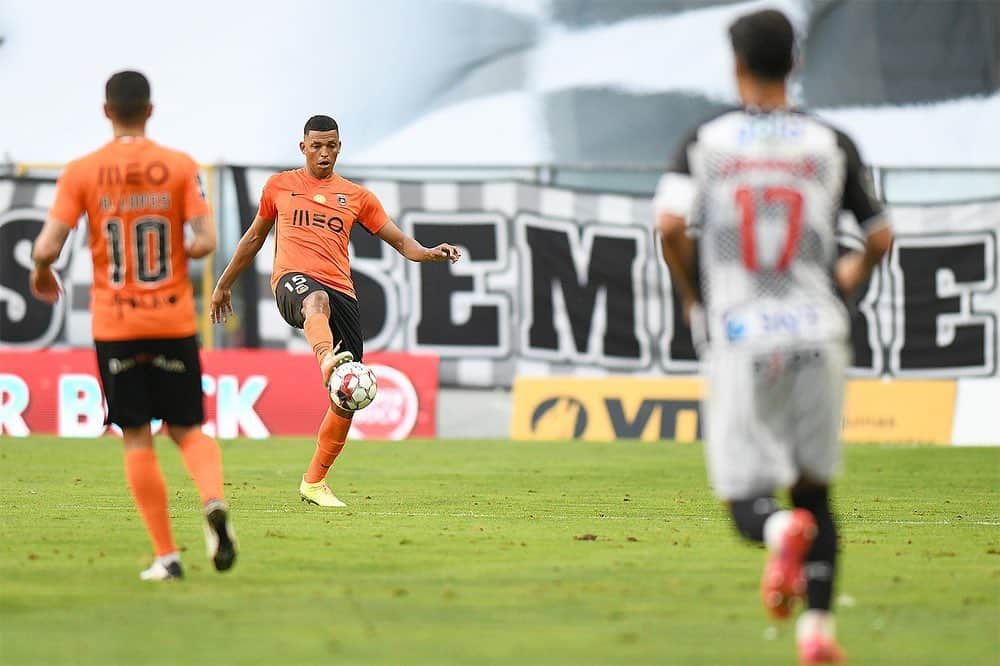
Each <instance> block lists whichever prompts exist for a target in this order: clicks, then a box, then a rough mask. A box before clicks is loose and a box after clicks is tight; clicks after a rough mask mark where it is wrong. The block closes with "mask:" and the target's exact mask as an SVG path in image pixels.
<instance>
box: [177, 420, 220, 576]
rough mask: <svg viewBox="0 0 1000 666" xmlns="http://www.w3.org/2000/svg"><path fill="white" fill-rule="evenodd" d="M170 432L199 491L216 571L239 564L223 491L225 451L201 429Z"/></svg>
mask: <svg viewBox="0 0 1000 666" xmlns="http://www.w3.org/2000/svg"><path fill="white" fill-rule="evenodd" d="M167 433H168V434H169V435H170V438H171V439H172V440H174V443H176V444H177V446H178V448H180V451H181V458H182V459H183V460H184V466H185V467H186V468H187V471H188V474H189V475H190V476H191V479H192V480H193V481H194V484H195V486H196V487H197V488H198V494H199V495H200V496H201V503H202V511H203V512H204V514H205V527H204V531H205V549H206V551H207V552H208V557H209V559H211V560H212V564H213V565H215V569H216V570H217V571H226V570H227V569H230V568H232V566H233V564H234V563H235V561H236V551H237V548H236V534H235V533H234V532H233V527H232V524H231V523H230V521H229V505H228V504H226V501H225V498H224V497H223V492H222V452H221V451H220V450H219V444H218V442H216V441H215V440H214V439H212V438H211V437H209V436H208V435H206V434H204V433H203V432H202V431H201V426H177V425H168V426H167Z"/></svg>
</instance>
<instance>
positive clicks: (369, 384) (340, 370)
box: [330, 361, 378, 412]
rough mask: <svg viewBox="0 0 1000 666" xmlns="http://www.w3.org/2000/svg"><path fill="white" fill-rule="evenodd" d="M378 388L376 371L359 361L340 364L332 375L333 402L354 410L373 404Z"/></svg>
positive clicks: (331, 393) (331, 395) (343, 407)
mask: <svg viewBox="0 0 1000 666" xmlns="http://www.w3.org/2000/svg"><path fill="white" fill-rule="evenodd" d="M377 388H378V387H377V385H376V383H375V373H374V372H372V371H371V370H370V369H369V368H368V366H366V365H365V364H363V363H359V362H358V361H351V362H350V363H342V364H341V365H338V366H337V367H336V368H335V369H334V371H333V375H332V376H331V377H330V399H331V400H333V404H335V405H337V406H338V407H340V408H341V409H347V410H349V411H352V412H354V411H357V410H359V409H364V408H365V407H367V406H368V405H370V404H372V400H374V399H375V391H376V390H377Z"/></svg>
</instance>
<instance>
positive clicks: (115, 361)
mask: <svg viewBox="0 0 1000 666" xmlns="http://www.w3.org/2000/svg"><path fill="white" fill-rule="evenodd" d="M135 366H136V360H135V359H134V358H109V359H108V372H110V373H111V374H112V375H120V374H121V373H123V372H125V371H127V370H131V369H132V368H134V367H135Z"/></svg>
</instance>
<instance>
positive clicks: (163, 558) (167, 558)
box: [156, 550, 181, 566]
mask: <svg viewBox="0 0 1000 666" xmlns="http://www.w3.org/2000/svg"><path fill="white" fill-rule="evenodd" d="M156 561H157V562H159V563H160V564H162V565H163V566H167V565H168V564H170V563H171V562H177V563H178V564H180V561H181V554H180V553H178V552H177V551H176V550H175V551H174V552H172V553H167V554H166V555H160V556H159V557H157V558H156Z"/></svg>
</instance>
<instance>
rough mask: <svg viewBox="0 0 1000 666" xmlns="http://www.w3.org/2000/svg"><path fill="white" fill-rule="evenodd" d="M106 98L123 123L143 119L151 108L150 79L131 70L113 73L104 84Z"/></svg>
mask: <svg viewBox="0 0 1000 666" xmlns="http://www.w3.org/2000/svg"><path fill="white" fill-rule="evenodd" d="M104 100H105V101H106V102H107V103H108V106H109V107H110V108H111V112H112V113H113V114H114V116H115V119H116V120H119V121H121V122H123V123H135V122H139V121H142V120H144V119H145V117H146V109H148V108H149V80H148V79H147V78H146V77H145V76H143V75H142V74H140V73H139V72H133V71H131V70H126V71H124V72H118V73H117V74H113V75H112V76H111V78H110V79H108V82H107V84H106V85H105V86H104Z"/></svg>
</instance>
